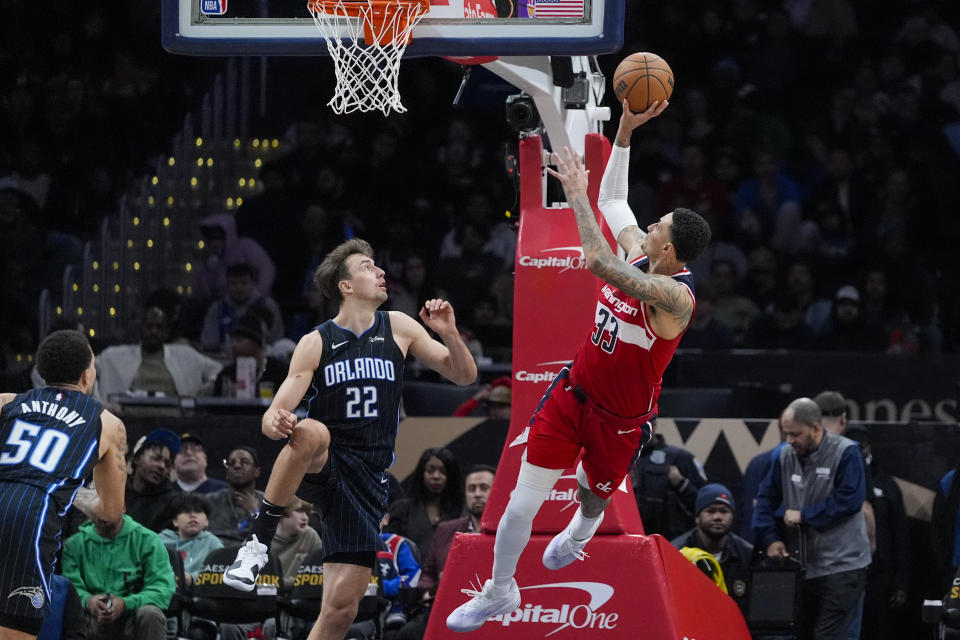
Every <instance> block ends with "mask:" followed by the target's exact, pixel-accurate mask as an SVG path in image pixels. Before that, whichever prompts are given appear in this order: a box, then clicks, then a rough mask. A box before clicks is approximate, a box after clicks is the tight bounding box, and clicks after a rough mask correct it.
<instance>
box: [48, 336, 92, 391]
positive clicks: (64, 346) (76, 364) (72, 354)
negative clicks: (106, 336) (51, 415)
mask: <svg viewBox="0 0 960 640" xmlns="http://www.w3.org/2000/svg"><path fill="white" fill-rule="evenodd" d="M92 359H93V351H91V350H90V343H89V342H88V341H87V336H85V335H83V334H82V333H80V332H79V331H77V330H76V329H61V330H60V331H54V332H53V333H51V334H50V335H48V336H47V337H46V338H44V339H43V342H41V343H40V346H39V347H38V348H37V373H39V374H40V375H41V376H42V377H43V379H44V380H45V381H46V383H47V384H76V383H77V382H78V381H79V380H80V376H81V375H83V372H84V371H86V370H87V367H89V366H90V360H92Z"/></svg>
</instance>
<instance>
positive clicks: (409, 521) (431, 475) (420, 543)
mask: <svg viewBox="0 0 960 640" xmlns="http://www.w3.org/2000/svg"><path fill="white" fill-rule="evenodd" d="M408 482H409V485H410V488H409V489H408V490H407V491H406V494H407V497H405V498H403V499H402V500H398V501H396V502H394V503H393V505H392V506H391V507H390V523H389V524H388V525H387V528H386V531H389V532H390V533H399V534H400V535H402V536H405V537H407V538H410V539H411V540H412V541H413V543H414V544H415V545H417V549H419V550H420V553H421V554H425V553H427V552H428V551H429V549H430V543H431V542H432V541H433V532H434V529H436V528H437V523H439V522H440V521H441V520H449V519H450V518H456V517H457V516H459V515H460V510H461V509H463V486H462V485H461V484H460V465H459V464H458V463H457V459H456V458H455V457H454V456H453V453H452V452H451V451H450V450H449V449H445V448H442V447H435V448H432V449H427V450H426V451H424V452H423V454H422V455H421V456H420V461H419V462H418V463H417V468H416V469H415V470H414V472H413V474H411V476H410V479H409V480H408Z"/></svg>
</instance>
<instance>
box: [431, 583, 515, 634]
mask: <svg viewBox="0 0 960 640" xmlns="http://www.w3.org/2000/svg"><path fill="white" fill-rule="evenodd" d="M460 591H461V592H462V593H465V594H466V595H468V596H470V599H469V600H467V601H466V602H464V603H463V604H462V605H460V606H459V607H457V608H456V609H454V610H453V611H452V612H451V613H450V615H448V616H447V628H448V629H450V630H451V631H457V632H459V633H464V632H466V631H474V630H476V629H479V628H480V627H482V626H483V623H484V622H486V621H487V618H492V617H493V616H499V615H501V614H503V615H506V614H508V613H513V612H514V611H515V610H516V609H517V608H519V607H520V588H519V587H517V581H516V580H513V581H512V582H511V584H510V590H509V591H507V592H506V593H505V594H504V595H502V596H498V595H495V594H494V593H493V580H487V582H486V583H485V584H484V585H483V590H482V591H477V590H476V589H461V590H460Z"/></svg>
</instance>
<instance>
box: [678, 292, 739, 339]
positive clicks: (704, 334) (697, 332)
mask: <svg viewBox="0 0 960 640" xmlns="http://www.w3.org/2000/svg"><path fill="white" fill-rule="evenodd" d="M713 310H714V295H713V290H712V289H711V288H710V287H709V286H699V287H697V312H696V313H695V314H693V320H692V321H691V322H690V326H689V327H688V328H687V330H686V331H685V332H684V334H683V338H682V339H681V340H680V345H679V346H680V348H681V349H706V350H714V349H729V348H731V347H732V346H733V334H732V333H731V332H730V329H728V328H727V327H726V326H724V325H722V324H720V322H718V321H717V319H716V317H715V316H714V312H713Z"/></svg>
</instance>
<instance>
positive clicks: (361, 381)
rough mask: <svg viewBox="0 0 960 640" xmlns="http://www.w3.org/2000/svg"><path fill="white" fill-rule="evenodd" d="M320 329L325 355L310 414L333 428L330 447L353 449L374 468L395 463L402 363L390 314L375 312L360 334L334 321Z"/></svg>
mask: <svg viewBox="0 0 960 640" xmlns="http://www.w3.org/2000/svg"><path fill="white" fill-rule="evenodd" d="M316 330H317V331H319V332H320V334H321V336H322V337H323V356H322V357H321V358H320V365H319V366H318V367H317V370H316V373H314V376H313V389H314V391H315V394H314V395H313V397H311V398H310V400H309V403H308V405H307V415H308V416H309V417H311V418H314V419H316V420H319V421H320V422H323V423H324V424H325V425H327V428H328V429H330V443H331V448H332V449H334V450H336V449H341V450H343V449H349V450H350V451H351V453H353V454H354V455H356V456H358V457H359V458H361V459H363V461H364V462H365V463H366V464H367V465H369V468H370V470H371V471H375V472H376V471H383V470H384V469H386V468H387V467H389V466H390V465H391V464H392V463H393V448H394V444H395V442H396V438H397V424H398V422H399V420H400V396H401V392H402V389H403V368H404V356H403V352H402V351H401V350H400V347H399V346H397V343H396V342H395V341H394V339H393V332H392V330H391V328H390V315H389V313H388V312H386V311H377V312H376V314H375V317H374V321H373V326H372V327H370V328H369V329H367V330H366V331H365V332H363V333H362V334H360V335H359V336H358V335H356V334H354V333H353V332H352V331H350V330H349V329H344V328H343V327H341V326H339V325H337V324H336V323H335V322H334V321H333V320H328V321H326V322H324V323H323V324H322V325H320V326H319V327H317V328H316Z"/></svg>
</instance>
